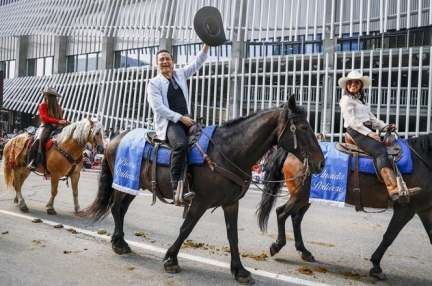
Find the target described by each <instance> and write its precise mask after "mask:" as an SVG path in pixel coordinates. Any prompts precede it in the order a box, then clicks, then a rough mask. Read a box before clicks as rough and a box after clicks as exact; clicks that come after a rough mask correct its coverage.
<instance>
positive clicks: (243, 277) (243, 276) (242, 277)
mask: <svg viewBox="0 0 432 286" xmlns="http://www.w3.org/2000/svg"><path fill="white" fill-rule="evenodd" d="M238 207H239V203H238V201H237V202H235V203H233V204H230V205H225V206H222V208H223V210H224V214H225V224H226V228H227V234H228V241H229V244H230V249H231V273H232V274H233V275H234V276H235V279H236V280H238V281H239V282H240V283H241V284H247V285H252V284H254V283H255V280H254V279H253V278H252V276H251V274H250V272H249V271H247V270H246V269H245V268H244V267H243V265H242V263H241V260H240V253H239V249H238V232H237V221H238Z"/></svg>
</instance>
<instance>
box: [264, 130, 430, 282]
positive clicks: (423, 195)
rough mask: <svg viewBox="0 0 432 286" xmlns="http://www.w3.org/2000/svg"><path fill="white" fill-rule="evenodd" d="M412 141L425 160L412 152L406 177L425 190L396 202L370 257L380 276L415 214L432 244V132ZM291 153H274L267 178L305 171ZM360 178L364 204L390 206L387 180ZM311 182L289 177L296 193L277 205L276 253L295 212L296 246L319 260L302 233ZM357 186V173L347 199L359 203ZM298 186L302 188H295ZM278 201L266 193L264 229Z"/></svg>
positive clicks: (274, 186) (273, 189)
mask: <svg viewBox="0 0 432 286" xmlns="http://www.w3.org/2000/svg"><path fill="white" fill-rule="evenodd" d="M408 144H409V146H411V148H413V150H415V152H416V153H417V154H419V156H420V157H421V158H422V159H423V160H425V161H423V160H422V159H420V158H419V157H418V156H417V155H415V154H414V152H411V153H412V160H413V168H414V172H413V173H412V174H409V175H404V180H405V181H406V183H407V185H408V186H416V187H420V188H421V189H422V191H421V192H420V193H419V194H417V195H415V196H413V197H411V198H410V202H409V203H408V204H406V205H401V204H399V203H397V202H396V203H394V205H393V209H394V212H393V217H392V219H391V221H390V224H389V225H388V228H387V231H386V232H385V234H384V237H383V240H382V241H381V244H380V245H379V246H378V248H377V249H376V251H375V252H374V253H373V254H372V257H371V259H370V261H371V262H372V264H373V267H372V268H371V269H370V271H369V274H370V275H371V276H373V277H376V278H378V279H380V280H384V279H386V276H385V274H384V273H383V271H382V269H381V266H380V262H381V259H382V258H383V256H384V253H385V252H386V250H387V249H388V248H389V247H390V245H391V244H392V243H393V241H394V240H395V239H396V237H397V235H398V234H399V232H400V231H401V230H402V228H403V227H404V226H405V225H406V224H407V223H408V222H409V221H410V220H411V219H412V218H413V217H414V215H415V214H417V215H418V216H419V218H420V220H421V221H422V223H423V226H424V227H425V229H426V232H427V234H428V236H429V240H430V242H431V244H432V167H431V166H432V133H431V134H428V135H423V136H420V137H418V138H412V139H408ZM287 155H288V153H287V152H286V151H284V150H278V151H277V152H275V153H274V154H273V155H272V158H271V160H270V161H269V165H268V166H267V167H266V172H267V173H266V176H267V178H266V180H271V181H273V180H278V179H281V178H285V179H286V180H289V179H290V178H295V177H296V176H298V175H299V174H300V173H302V171H303V168H304V167H303V165H302V163H301V162H300V161H299V160H298V159H297V158H296V157H295V156H292V154H289V155H288V156H287ZM282 165H283V166H282ZM359 181H360V188H361V193H362V195H361V198H362V204H363V206H364V207H371V208H386V207H387V206H388V201H389V197H388V192H387V189H386V187H385V185H384V183H381V182H379V181H378V179H377V177H376V176H374V175H370V174H360V179H359ZM310 182H311V180H310V178H308V180H306V181H305V183H304V185H301V181H300V180H297V179H295V180H291V181H287V187H288V189H289V190H292V193H291V196H290V199H289V201H288V202H287V203H286V204H284V205H282V206H279V207H278V208H276V214H277V222H278V239H277V240H276V242H274V243H273V244H272V245H271V247H270V253H271V255H272V256H273V255H275V254H276V253H278V252H279V251H280V250H281V248H282V247H283V246H284V245H285V244H286V238H285V222H286V220H287V218H288V217H289V216H291V219H292V224H293V231H294V238H295V247H296V249H297V250H298V251H300V252H301V257H302V259H303V260H305V261H308V262H312V261H314V260H315V258H314V257H313V255H312V253H310V252H309V251H308V250H307V249H306V247H305V246H304V243H303V238H302V235H301V222H302V219H303V216H304V214H305V213H306V211H307V210H308V209H309V206H310V203H309V196H310ZM281 186H282V184H281V183H266V184H265V186H264V190H265V191H266V192H268V193H270V194H273V195H276V194H278V193H279V192H280V189H281ZM353 186H354V181H353V176H350V179H349V181H348V185H347V195H346V199H345V202H346V203H347V204H350V205H354V204H355V200H354V192H353ZM296 188H298V189H297V190H295V189H296ZM294 190H295V191H294ZM274 203H275V197H274V196H270V195H268V194H266V193H263V197H262V200H261V204H260V207H259V210H258V221H259V224H260V227H261V230H263V231H264V230H265V229H266V226H267V222H268V218H269V215H270V211H271V209H272V207H273V205H274Z"/></svg>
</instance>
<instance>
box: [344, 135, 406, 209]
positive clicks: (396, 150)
mask: <svg viewBox="0 0 432 286" xmlns="http://www.w3.org/2000/svg"><path fill="white" fill-rule="evenodd" d="M345 142H346V143H341V142H338V143H337V144H336V149H337V150H338V151H340V152H342V153H345V154H347V155H349V161H348V162H350V163H349V164H348V166H349V167H348V168H349V171H348V174H349V176H354V189H353V192H354V199H355V210H356V211H357V212H358V211H363V212H366V211H365V210H364V208H363V204H362V202H361V195H360V193H361V190H360V182H359V160H358V158H359V157H364V158H372V159H373V163H374V167H375V172H376V175H377V178H378V180H380V181H381V182H384V180H383V178H382V176H381V174H380V173H379V172H378V171H377V170H378V167H377V164H376V160H375V158H373V156H372V155H370V154H369V153H367V152H366V151H364V150H362V149H361V148H359V147H358V146H357V145H356V144H355V142H354V140H353V139H352V138H351V136H350V135H349V134H348V133H345ZM383 143H384V144H385V146H386V147H387V153H388V156H389V160H390V162H392V165H393V168H394V169H397V165H396V162H397V161H399V160H400V159H401V158H402V156H403V153H402V148H401V146H400V145H399V144H398V143H397V142H396V138H395V136H394V134H392V133H391V131H387V133H386V135H385V136H384V140H383ZM351 158H354V170H353V171H354V174H351ZM398 172H399V171H397V172H396V174H397V173H398Z"/></svg>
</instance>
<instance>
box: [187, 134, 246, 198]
mask: <svg viewBox="0 0 432 286" xmlns="http://www.w3.org/2000/svg"><path fill="white" fill-rule="evenodd" d="M195 146H197V148H198V150H199V151H200V152H201V154H202V155H203V157H204V159H205V161H206V162H207V164H208V165H209V167H210V169H211V170H212V171H216V172H217V173H218V174H220V175H222V176H223V177H225V178H227V179H229V180H231V181H233V182H234V183H236V184H237V185H239V186H241V187H242V189H243V188H245V192H246V190H247V189H248V187H249V185H250V182H251V179H249V180H246V181H245V180H243V179H242V178H240V177H239V176H237V175H236V174H234V173H232V172H230V171H228V170H227V169H224V168H222V167H220V166H219V165H217V164H216V163H214V162H212V160H211V159H210V157H209V156H208V155H207V154H206V153H205V152H204V150H203V149H202V148H201V146H200V145H199V144H198V142H197V143H195ZM243 195H244V194H243Z"/></svg>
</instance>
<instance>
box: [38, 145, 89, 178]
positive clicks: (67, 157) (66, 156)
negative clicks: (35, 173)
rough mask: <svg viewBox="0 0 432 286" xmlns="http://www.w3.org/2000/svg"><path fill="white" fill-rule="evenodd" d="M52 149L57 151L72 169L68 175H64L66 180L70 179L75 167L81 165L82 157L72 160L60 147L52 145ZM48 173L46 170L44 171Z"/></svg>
mask: <svg viewBox="0 0 432 286" xmlns="http://www.w3.org/2000/svg"><path fill="white" fill-rule="evenodd" d="M54 147H55V148H56V149H57V151H59V152H60V154H62V155H63V156H64V157H65V158H66V160H67V161H68V162H69V163H70V164H71V165H72V168H71V169H70V171H69V173H68V174H67V175H66V178H68V177H70V176H71V175H72V174H73V172H74V171H75V169H76V165H77V164H79V163H81V161H82V160H83V156H82V155H81V156H80V157H79V158H78V159H76V160H75V159H74V158H72V156H71V155H69V154H68V153H67V152H66V151H65V150H63V149H62V148H60V146H59V145H58V144H57V143H54ZM46 171H47V172H48V170H46Z"/></svg>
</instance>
